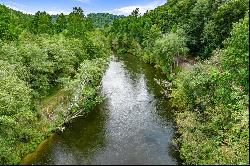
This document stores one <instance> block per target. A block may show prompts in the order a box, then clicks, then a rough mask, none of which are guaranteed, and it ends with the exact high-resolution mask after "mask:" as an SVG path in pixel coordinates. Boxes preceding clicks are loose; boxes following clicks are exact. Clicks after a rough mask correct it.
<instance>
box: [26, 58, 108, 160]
mask: <svg viewBox="0 0 250 166" xmlns="http://www.w3.org/2000/svg"><path fill="white" fill-rule="evenodd" d="M106 67H107V60H103V59H95V60H92V61H88V60H86V61H84V62H83V63H82V64H81V68H80V70H79V71H78V73H77V74H76V76H75V79H74V80H69V82H67V83H66V84H65V86H64V88H63V89H59V90H58V91H55V92H54V93H53V94H52V95H51V96H49V97H46V98H45V99H44V100H42V101H41V102H40V106H39V107H38V110H39V112H40V116H41V117H40V119H41V120H40V121H39V124H40V126H39V127H40V129H41V130H40V134H41V136H40V137H37V138H36V139H37V141H36V142H32V143H31V144H32V148H30V149H29V150H27V151H25V152H24V153H23V156H26V155H27V154H29V153H31V152H33V151H34V150H35V149H36V150H35V151H39V149H40V148H41V147H43V144H44V143H46V141H47V140H46V138H48V137H50V136H51V135H53V133H55V132H57V131H58V130H61V131H63V130H64V129H65V126H64V125H65V124H66V123H69V122H70V121H72V120H73V119H74V118H77V117H79V116H83V115H84V114H86V113H88V112H89V111H91V109H93V108H94V107H95V106H96V105H97V104H99V103H100V102H102V97H101V96H99V90H100V89H99V88H100V86H99V85H100V81H101V78H102V75H103V73H104V71H105V70H106ZM43 140H45V141H43ZM42 141H43V142H42ZM41 142H42V143H41ZM37 146H38V147H37ZM29 156H30V155H28V156H27V157H25V158H24V160H23V161H24V162H21V164H22V163H25V161H26V160H29ZM31 156H32V155H31ZM27 158H28V159H27Z"/></svg>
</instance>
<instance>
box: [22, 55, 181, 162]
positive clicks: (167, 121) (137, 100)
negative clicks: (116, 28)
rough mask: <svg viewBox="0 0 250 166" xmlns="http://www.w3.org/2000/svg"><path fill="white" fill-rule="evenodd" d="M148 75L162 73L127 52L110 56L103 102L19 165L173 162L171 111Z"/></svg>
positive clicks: (56, 134)
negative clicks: (126, 53)
mask: <svg viewBox="0 0 250 166" xmlns="http://www.w3.org/2000/svg"><path fill="white" fill-rule="evenodd" d="M154 78H156V79H163V78H164V76H163V75H161V73H160V72H159V71H157V70H156V69H154V68H153V67H152V66H150V65H147V64H144V63H142V62H140V61H138V60H137V59H136V57H134V56H132V55H123V56H116V57H113V58H111V60H110V62H109V67H108V69H107V71H106V72H105V74H104V77H103V79H102V92H101V93H103V94H104V95H105V96H106V97H107V98H106V100H105V101H104V103H103V104H101V105H99V106H98V107H97V108H96V109H94V110H93V111H92V112H91V113H89V114H88V115H87V116H86V117H79V118H77V119H75V120H74V121H73V123H70V124H67V126H66V129H65V130H64V131H63V132H57V133H55V134H54V135H53V136H52V137H50V138H49V139H48V140H46V141H45V142H44V143H43V144H42V145H40V146H39V148H38V149H37V150H36V151H35V152H34V153H32V154H30V155H28V156H27V157H26V158H25V159H24V160H23V161H22V162H21V164H41V165H44V164H74V165H75V164H137V165H138V164H144V165H146V164H164V165H167V164H171V165H175V164H178V154H176V153H175V148H174V147H173V144H172V139H173V136H174V126H173V117H172V115H173V112H171V109H170V107H169V103H168V101H167V99H166V98H165V97H164V95H163V94H162V93H161V91H162V90H161V87H160V86H158V85H157V84H156V82H155V81H154Z"/></svg>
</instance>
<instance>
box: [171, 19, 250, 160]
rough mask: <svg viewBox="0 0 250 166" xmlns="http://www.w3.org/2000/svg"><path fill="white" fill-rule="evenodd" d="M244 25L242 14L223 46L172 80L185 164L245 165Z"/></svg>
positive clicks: (246, 104)
mask: <svg viewBox="0 0 250 166" xmlns="http://www.w3.org/2000/svg"><path fill="white" fill-rule="evenodd" d="M248 24H249V19H248V17H247V16H246V17H245V19H244V20H240V22H239V23H237V24H235V25H234V28H233V31H232V32H231V37H230V38H228V39H227V40H226V41H225V48H224V49H223V50H220V51H216V52H214V55H213V57H212V59H210V60H207V61H206V62H204V63H203V64H201V63H200V64H197V65H195V66H194V67H192V68H191V69H190V70H186V71H183V72H181V73H179V75H178V76H177V79H176V80H175V81H174V87H175V88H174V90H173V91H172V97H173V104H174V106H176V107H177V108H178V110H179V111H178V112H177V114H176V121H177V126H178V132H179V134H180V135H181V136H180V138H179V139H178V143H179V146H180V153H181V158H182V159H183V160H184V161H185V164H198V165H200V164H201V165H202V164H249V120H248V118H249V111H248V108H249V105H248V100H249V99H248V96H249V92H248V89H249V82H248V70H247V66H248V63H249V62H248V58H249V51H248V46H249V43H248V39H249V35H248Z"/></svg>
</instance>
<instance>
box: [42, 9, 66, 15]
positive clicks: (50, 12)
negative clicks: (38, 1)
mask: <svg viewBox="0 0 250 166" xmlns="http://www.w3.org/2000/svg"><path fill="white" fill-rule="evenodd" d="M46 12H47V13H49V14H50V15H56V14H61V13H63V14H66V15H68V14H69V13H70V12H66V11H63V10H50V11H46Z"/></svg>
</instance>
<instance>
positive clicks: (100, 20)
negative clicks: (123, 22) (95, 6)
mask: <svg viewBox="0 0 250 166" xmlns="http://www.w3.org/2000/svg"><path fill="white" fill-rule="evenodd" d="M122 17H125V16H117V15H113V14H109V13H90V14H88V16H87V18H90V19H91V20H92V22H93V26H94V27H95V28H104V27H105V26H108V25H110V24H112V22H113V21H114V20H115V19H118V18H122Z"/></svg>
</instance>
